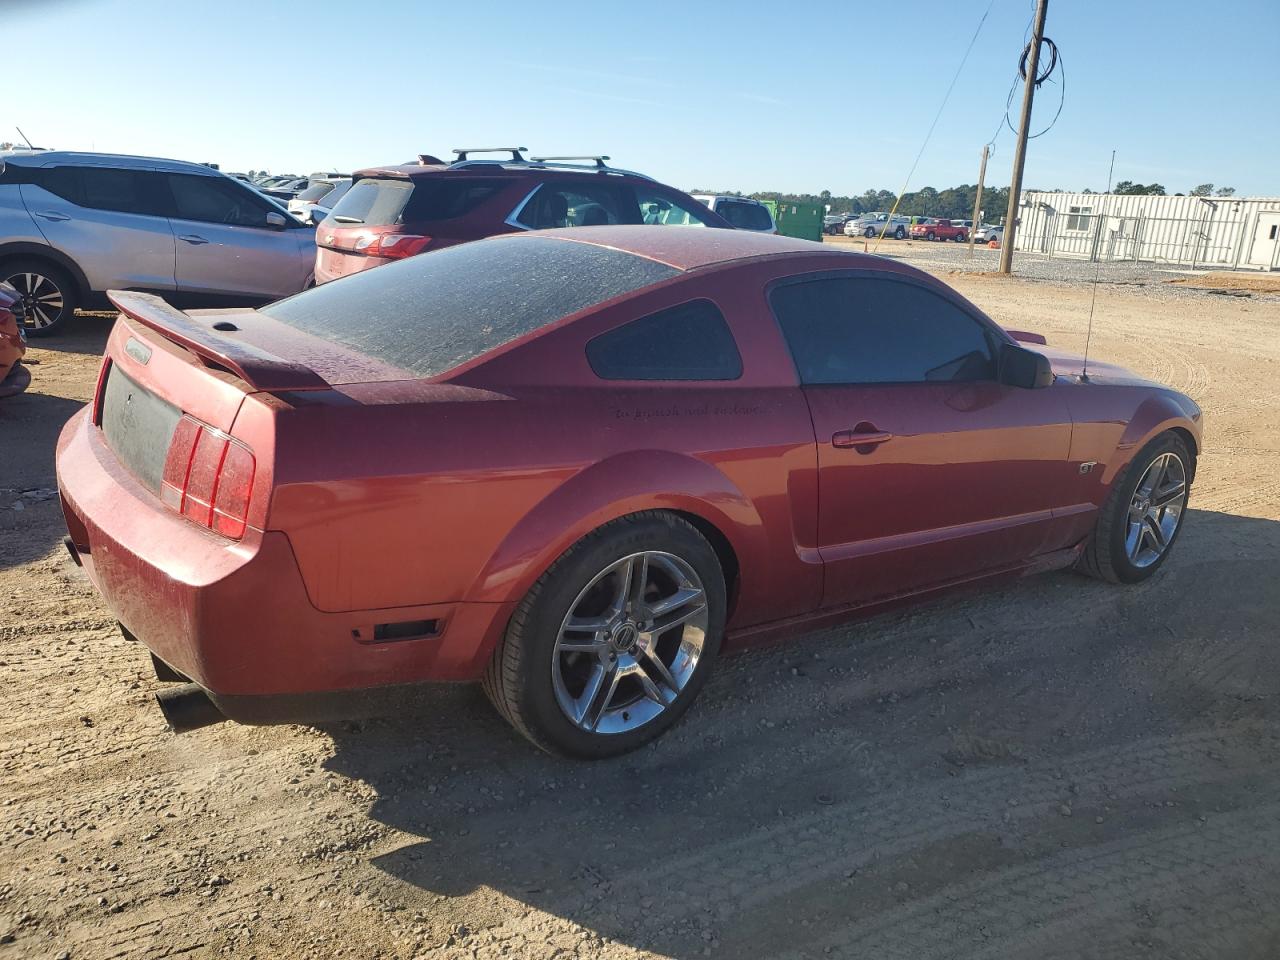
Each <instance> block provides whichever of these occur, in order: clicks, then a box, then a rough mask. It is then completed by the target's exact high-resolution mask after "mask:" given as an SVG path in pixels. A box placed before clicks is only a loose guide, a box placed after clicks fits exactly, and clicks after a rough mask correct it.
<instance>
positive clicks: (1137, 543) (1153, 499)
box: [1124, 452, 1187, 570]
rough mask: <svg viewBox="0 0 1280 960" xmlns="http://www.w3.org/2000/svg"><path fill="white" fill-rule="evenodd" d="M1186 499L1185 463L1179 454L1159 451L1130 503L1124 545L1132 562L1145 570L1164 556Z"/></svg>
mask: <svg viewBox="0 0 1280 960" xmlns="http://www.w3.org/2000/svg"><path fill="white" fill-rule="evenodd" d="M1186 502H1187V470H1186V467H1184V466H1183V464H1182V461H1181V460H1179V459H1178V456H1177V454H1175V453H1172V452H1171V453H1162V454H1160V456H1158V457H1156V459H1155V460H1153V461H1152V462H1151V465H1150V466H1149V467H1147V469H1146V470H1145V471H1144V472H1143V474H1142V479H1141V480H1139V481H1138V486H1137V488H1136V489H1135V490H1134V491H1133V498H1132V500H1131V501H1130V503H1129V516H1128V520H1127V525H1126V527H1125V536H1124V549H1125V554H1126V555H1127V556H1128V558H1129V562H1130V563H1131V564H1133V565H1134V566H1135V567H1136V568H1138V569H1139V570H1142V569H1145V568H1146V567H1149V566H1151V565H1152V564H1153V563H1155V562H1156V561H1157V560H1159V559H1160V558H1161V557H1162V556H1164V552H1165V551H1166V550H1167V549H1168V548H1169V544H1170V543H1172V542H1173V535H1174V534H1175V533H1176V532H1177V531H1178V523H1179V522H1180V521H1181V519H1182V508H1183V507H1184V506H1185V505H1186Z"/></svg>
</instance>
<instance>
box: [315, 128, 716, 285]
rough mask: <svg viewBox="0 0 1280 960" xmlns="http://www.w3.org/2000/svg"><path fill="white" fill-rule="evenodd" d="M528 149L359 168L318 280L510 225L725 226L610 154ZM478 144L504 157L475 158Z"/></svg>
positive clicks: (328, 231)
mask: <svg viewBox="0 0 1280 960" xmlns="http://www.w3.org/2000/svg"><path fill="white" fill-rule="evenodd" d="M526 149H527V148H526V147H495V148H483V149H476V148H470V149H466V150H455V151H453V152H454V153H455V154H456V155H457V159H456V160H454V161H453V162H452V163H445V162H444V161H442V160H439V159H437V158H436V157H433V156H430V155H427V154H423V155H422V156H420V157H419V158H418V161H417V162H416V163H407V164H399V165H396V166H387V167H371V168H369V169H367V170H359V171H357V172H356V173H355V174H354V180H355V182H354V183H353V184H352V187H351V189H350V190H349V191H348V192H347V195H346V196H344V197H343V198H342V199H341V200H340V201H339V202H338V204H337V206H335V207H334V208H333V209H332V210H331V211H330V212H329V215H328V216H327V217H325V219H324V220H323V221H322V222H321V224H320V226H319V227H318V228H317V230H316V248H317V249H316V272H315V277H316V283H325V282H326V281H329V280H335V279H337V278H338V277H342V276H346V275H347V274H350V273H358V272H359V271H361V270H368V269H369V268H370V267H377V266H380V265H382V264H384V263H390V262H391V261H393V260H402V259H404V258H405V257H411V256H413V255H414V254H416V253H422V252H423V251H425V250H436V249H439V248H441V247H448V246H452V245H453V244H455V243H465V242H466V241H468V240H479V239H481V238H482V237H489V236H493V235H494V234H498V233H512V232H514V231H517V230H541V229H546V228H551V227H593V226H605V225H609V224H623V223H626V224H654V225H663V226H683V227H720V228H725V229H732V224H730V223H729V222H728V221H727V220H725V219H724V218H723V217H721V216H719V215H718V214H716V213H714V212H713V211H711V210H708V209H707V208H706V207H705V206H704V205H703V204H701V203H699V202H698V201H697V200H695V199H693V198H692V197H691V196H689V195H688V194H687V193H682V192H681V191H679V190H676V189H674V188H672V187H667V186H663V185H662V184H660V183H657V182H656V181H654V180H653V179H651V178H649V177H646V176H644V175H643V174H639V173H633V172H632V171H629V170H619V169H616V168H614V167H610V166H608V164H607V162H606V161H608V159H609V158H608V157H603V156H597V157H531V158H528V159H526V158H525V156H524V151H525V150H526ZM477 153H482V154H491V153H509V154H510V157H509V158H506V159H499V160H493V159H472V157H471V155H472V154H477ZM575 161H578V162H575ZM582 161H590V162H589V163H588V162H582Z"/></svg>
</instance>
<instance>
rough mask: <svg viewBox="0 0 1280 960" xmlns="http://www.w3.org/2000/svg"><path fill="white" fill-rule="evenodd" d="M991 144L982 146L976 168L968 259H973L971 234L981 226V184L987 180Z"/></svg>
mask: <svg viewBox="0 0 1280 960" xmlns="http://www.w3.org/2000/svg"><path fill="white" fill-rule="evenodd" d="M990 154H991V144H989V143H988V144H987V145H986V146H984V147H983V148H982V166H980V167H979V168H978V195H977V196H976V197H974V198H973V223H971V224H970V225H969V259H970V260H972V259H973V235H974V233H975V232H977V229H978V228H979V227H980V226H982V185H983V184H984V183H986V182H987V157H988V156H989V155H990Z"/></svg>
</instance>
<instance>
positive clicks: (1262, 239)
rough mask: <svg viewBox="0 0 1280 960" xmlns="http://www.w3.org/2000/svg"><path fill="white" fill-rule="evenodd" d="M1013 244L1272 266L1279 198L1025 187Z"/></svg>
mask: <svg viewBox="0 0 1280 960" xmlns="http://www.w3.org/2000/svg"><path fill="white" fill-rule="evenodd" d="M1016 244H1017V249H1019V250H1025V251H1030V252H1034V253H1043V254H1046V255H1048V256H1050V257H1076V258H1080V259H1085V260H1099V259H1100V260H1104V261H1124V260H1131V261H1136V260H1146V261H1152V262H1156V263H1170V264H1180V265H1183V266H1186V267H1190V268H1200V269H1218V270H1233V269H1237V268H1251V269H1262V270H1268V269H1270V270H1275V269H1280V198H1275V197H1239V198H1237V197H1203V198H1201V197H1152V196H1130V195H1124V196H1121V195H1118V194H1103V193H1025V194H1023V197H1022V217H1021V223H1020V224H1019V226H1018V233H1017V240H1016Z"/></svg>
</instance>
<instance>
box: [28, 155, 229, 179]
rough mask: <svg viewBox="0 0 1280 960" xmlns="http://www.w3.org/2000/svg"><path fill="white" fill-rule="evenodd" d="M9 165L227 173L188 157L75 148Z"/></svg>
mask: <svg viewBox="0 0 1280 960" xmlns="http://www.w3.org/2000/svg"><path fill="white" fill-rule="evenodd" d="M4 162H5V163H6V164H12V165H15V166H26V167H56V166H84V167H106V166H110V167H122V168H125V169H130V170H168V171H173V172H178V171H180V172H182V173H203V174H207V175H209V176H214V177H221V176H225V174H223V173H222V172H221V171H219V170H214V169H213V168H212V167H206V166H205V165H204V164H203V163H191V162H190V161H187V160H166V159H164V158H162V157H137V156H131V155H129V154H124V153H88V152H80V151H74V150H41V151H40V152H39V153H25V154H15V155H13V156H6V157H5V158H4Z"/></svg>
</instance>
